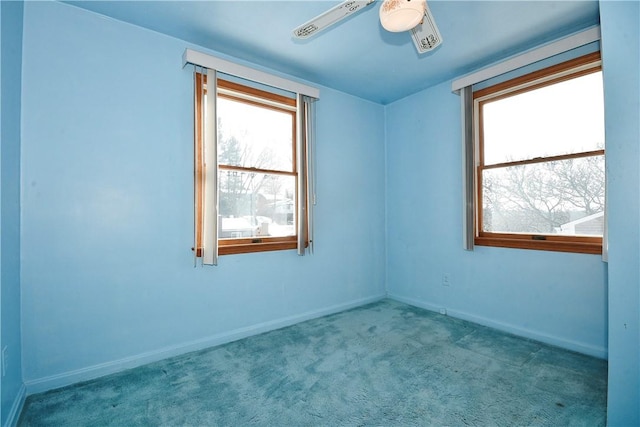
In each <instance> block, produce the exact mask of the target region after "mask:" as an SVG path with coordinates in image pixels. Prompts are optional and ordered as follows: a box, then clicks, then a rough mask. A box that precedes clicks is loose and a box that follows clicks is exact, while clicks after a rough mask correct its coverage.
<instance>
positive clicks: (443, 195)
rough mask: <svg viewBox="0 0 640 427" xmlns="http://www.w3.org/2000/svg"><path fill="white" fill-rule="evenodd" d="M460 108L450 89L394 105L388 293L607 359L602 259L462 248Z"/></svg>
mask: <svg viewBox="0 0 640 427" xmlns="http://www.w3.org/2000/svg"><path fill="white" fill-rule="evenodd" d="M460 111H461V110H460V97H459V96H457V95H455V94H453V93H452V92H451V83H450V82H446V83H443V84H441V85H439V86H435V87H432V88H430V89H427V90H425V91H422V92H419V93H417V94H414V95H412V96H410V97H407V98H405V99H402V100H400V101H397V102H395V103H393V104H391V105H388V106H387V108H386V115H387V119H386V120H387V129H388V131H387V252H388V256H387V289H388V293H389V295H391V296H392V297H394V298H396V299H399V300H401V301H406V302H408V303H411V304H415V305H418V306H422V307H426V308H429V309H432V310H436V311H437V310H440V309H442V308H444V309H446V310H447V312H448V314H450V315H453V316H456V317H460V318H464V319H468V320H472V321H474V322H477V323H481V324H485V325H489V326H492V327H495V328H498V329H502V330H506V331H509V332H512V333H517V334H519V335H522V336H526V337H530V338H534V339H537V340H540V341H544V342H548V343H551V344H554V345H558V346H562V347H565V348H569V349H573V350H576V351H580V352H584V353H587V354H592V355H596V356H599V357H605V356H606V347H607V337H606V316H607V306H606V301H607V299H606V286H605V282H606V269H605V264H604V263H603V262H602V258H601V256H599V255H583V254H570V253H557V252H543V251H532V250H519V249H507V248H493V247H476V248H475V250H474V251H473V252H467V251H464V250H463V249H462V142H461V138H462V137H461V124H460V117H461V115H460ZM443 274H449V275H450V285H449V286H443V285H442V276H443Z"/></svg>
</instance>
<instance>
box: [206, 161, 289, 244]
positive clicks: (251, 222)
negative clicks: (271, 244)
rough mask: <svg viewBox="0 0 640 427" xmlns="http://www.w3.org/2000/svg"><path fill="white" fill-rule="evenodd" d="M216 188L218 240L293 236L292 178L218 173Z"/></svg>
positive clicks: (230, 172)
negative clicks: (217, 189)
mask: <svg viewBox="0 0 640 427" xmlns="http://www.w3.org/2000/svg"><path fill="white" fill-rule="evenodd" d="M218 187H219V209H220V210H219V220H218V236H219V237H220V238H221V239H228V238H247V237H267V236H294V235H295V234H296V231H295V230H296V229H295V213H296V200H295V177H294V176H283V175H272V174H258V173H253V172H238V171H228V170H221V171H220V173H219V181H218Z"/></svg>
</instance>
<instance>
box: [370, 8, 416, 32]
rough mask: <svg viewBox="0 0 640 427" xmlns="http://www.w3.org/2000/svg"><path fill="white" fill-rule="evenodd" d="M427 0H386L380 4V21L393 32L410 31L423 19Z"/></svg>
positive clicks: (386, 28)
mask: <svg viewBox="0 0 640 427" xmlns="http://www.w3.org/2000/svg"><path fill="white" fill-rule="evenodd" d="M424 11H425V0H384V2H382V5H381V6H380V23H381V24H382V27H383V28H384V29H385V30H387V31H391V32H393V33H397V32H401V31H409V30H410V29H412V28H414V27H415V26H416V25H418V24H419V23H420V21H422V17H423V16H424Z"/></svg>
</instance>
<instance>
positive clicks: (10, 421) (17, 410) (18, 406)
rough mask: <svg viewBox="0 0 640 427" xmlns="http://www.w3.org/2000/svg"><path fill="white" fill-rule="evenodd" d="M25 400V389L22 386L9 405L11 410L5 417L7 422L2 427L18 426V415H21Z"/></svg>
mask: <svg viewBox="0 0 640 427" xmlns="http://www.w3.org/2000/svg"><path fill="white" fill-rule="evenodd" d="M26 399H27V388H26V387H25V385H24V384H22V385H21V386H20V390H18V395H17V396H16V398H15V400H14V401H13V405H11V410H10V411H9V415H8V416H7V421H5V423H4V427H14V426H16V425H17V424H18V419H19V418H20V414H21V413H22V408H24V402H25V400H26Z"/></svg>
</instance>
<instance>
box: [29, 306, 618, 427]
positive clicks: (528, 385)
mask: <svg viewBox="0 0 640 427" xmlns="http://www.w3.org/2000/svg"><path fill="white" fill-rule="evenodd" d="M606 390H607V363H606V361H604V360H600V359H595V358H591V357H587V356H584V355H580V354H577V353H572V352H568V351H565V350H561V349H558V348H555V347H550V346H547V345H544V344H540V343H538V342H534V341H530V340H526V339H522V338H518V337H515V336H512V335H508V334H504V333H501V332H497V331H495V330H492V329H489V328H485V327H482V326H478V325H475V324H472V323H468V322H465V321H462V320H457V319H454V318H451V317H447V316H442V315H440V314H437V313H432V312H429V311H426V310H422V309H419V308H415V307H411V306H408V305H405V304H401V303H398V302H395V301H391V300H384V301H381V302H378V303H374V304H370V305H367V306H365V307H360V308H356V309H353V310H349V311H346V312H343V313H339V314H335V315H332V316H327V317H323V318H320V319H315V320H311V321H307V322H304V323H300V324H297V325H294V326H291V327H288V328H284V329H280V330H277V331H273V332H269V333H265V334H262V335H258V336H254V337H250V338H246V339H243V340H240V341H236V342H233V343H230V344H226V345H222V346H219V347H215V348H211V349H207V350H203V351H199V352H195V353H189V354H186V355H183V356H178V357H174V358H171V359H167V360H163V361H160V362H156V363H152V364H149V365H146V366H142V367H139V368H136V369H132V370H129V371H125V372H121V373H118V374H114V375H110V376H107V377H103V378H100V379H97V380H94V381H89V382H86V383H81V384H76V385H73V386H69V387H66V388H62V389H58V390H53V391H49V392H47V393H42V394H37V395H32V396H29V397H28V398H27V402H26V404H25V408H24V411H23V413H22V417H21V419H20V423H19V425H21V426H103V425H113V426H135V425H144V426H147V425H154V426H155V425H165V426H178V425H191V426H212V425H216V426H243V425H263V426H312V425H313V426H315V425H318V426H341V425H359V426H360V425H384V426H412V425H420V426H425V425H439V426H440V425H451V426H462V425H477V426H487V425H501V426H524V425H527V426H528V425H549V426H566V425H584V426H587V425H588V426H597V425H605V421H606Z"/></svg>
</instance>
